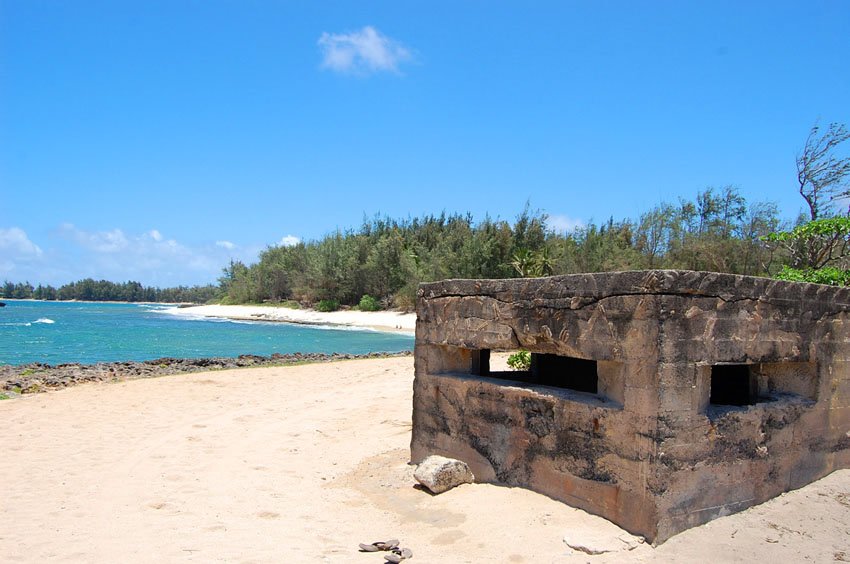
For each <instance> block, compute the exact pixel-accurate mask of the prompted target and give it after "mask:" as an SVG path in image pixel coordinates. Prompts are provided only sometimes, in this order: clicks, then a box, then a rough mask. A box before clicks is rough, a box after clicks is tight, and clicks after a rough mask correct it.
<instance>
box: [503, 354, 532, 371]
mask: <svg viewBox="0 0 850 564" xmlns="http://www.w3.org/2000/svg"><path fill="white" fill-rule="evenodd" d="M508 367H509V368H510V369H511V370H520V371H527V370H530V369H531V353H530V352H528V351H517V352H515V353H514V354H512V355H511V356H509V357H508Z"/></svg>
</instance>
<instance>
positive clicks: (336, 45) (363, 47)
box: [318, 26, 413, 75]
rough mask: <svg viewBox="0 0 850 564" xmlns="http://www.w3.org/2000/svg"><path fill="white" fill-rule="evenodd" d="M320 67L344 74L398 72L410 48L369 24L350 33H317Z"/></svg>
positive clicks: (408, 57)
mask: <svg viewBox="0 0 850 564" xmlns="http://www.w3.org/2000/svg"><path fill="white" fill-rule="evenodd" d="M318 44H319V48H320V49H321V51H322V68H326V69H330V70H332V71H335V72H341V73H346V74H357V75H367V74H373V73H376V72H392V73H398V72H399V65H400V64H401V63H405V62H407V61H410V60H411V59H412V58H413V56H412V54H411V52H410V50H409V49H408V48H407V47H405V46H404V45H402V44H401V43H399V42H398V41H395V40H394V39H390V38H389V37H387V36H386V35H384V34H382V33H381V32H380V31H378V30H377V29H375V28H374V27H371V26H366V27H364V28H363V29H361V30H359V31H352V32H350V33H327V32H325V33H323V34H322V36H321V37H319V41H318Z"/></svg>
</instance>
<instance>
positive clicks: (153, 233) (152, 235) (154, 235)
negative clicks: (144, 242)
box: [148, 229, 162, 241]
mask: <svg viewBox="0 0 850 564" xmlns="http://www.w3.org/2000/svg"><path fill="white" fill-rule="evenodd" d="M148 235H149V236H150V238H151V239H153V240H154V241H162V233H160V232H159V231H157V230H156V229H151V230H150V231H148Z"/></svg>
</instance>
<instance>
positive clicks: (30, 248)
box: [0, 227, 43, 258]
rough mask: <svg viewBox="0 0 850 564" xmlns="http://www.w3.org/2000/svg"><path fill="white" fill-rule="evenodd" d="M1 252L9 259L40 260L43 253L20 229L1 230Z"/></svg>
mask: <svg viewBox="0 0 850 564" xmlns="http://www.w3.org/2000/svg"><path fill="white" fill-rule="evenodd" d="M0 251H3V254H4V255H6V256H7V257H14V258H38V257H40V256H41V255H42V254H43V253H42V250H41V248H39V246H38V245H36V244H35V243H33V242H32V241H30V239H29V237H28V236H27V234H26V232H25V231H24V230H23V229H21V228H19V227H10V228H8V229H3V228H0Z"/></svg>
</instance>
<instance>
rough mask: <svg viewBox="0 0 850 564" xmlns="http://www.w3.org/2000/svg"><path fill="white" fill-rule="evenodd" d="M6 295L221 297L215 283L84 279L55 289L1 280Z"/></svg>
mask: <svg viewBox="0 0 850 564" xmlns="http://www.w3.org/2000/svg"><path fill="white" fill-rule="evenodd" d="M2 296H3V297H5V298H17V299H35V300H80V301H92V302H101V301H115V302H162V303H207V302H209V301H214V300H216V299H218V298H220V297H221V289H220V288H219V287H218V286H214V285H207V286H191V287H189V286H177V287H175V288H155V287H151V286H143V285H142V284H141V283H139V282H133V281H129V282H123V283H116V282H110V281H108V280H94V279H92V278H86V279H84V280H79V281H77V282H71V283H69V284H65V285H63V286H60V287H59V288H55V287H53V286H50V285H46V286H45V285H41V284H39V285H38V286H35V287H34V286H33V285H32V284H30V283H29V282H18V283H13V282H9V281H8V280H7V281H5V282H4V283H3V286H2Z"/></svg>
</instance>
